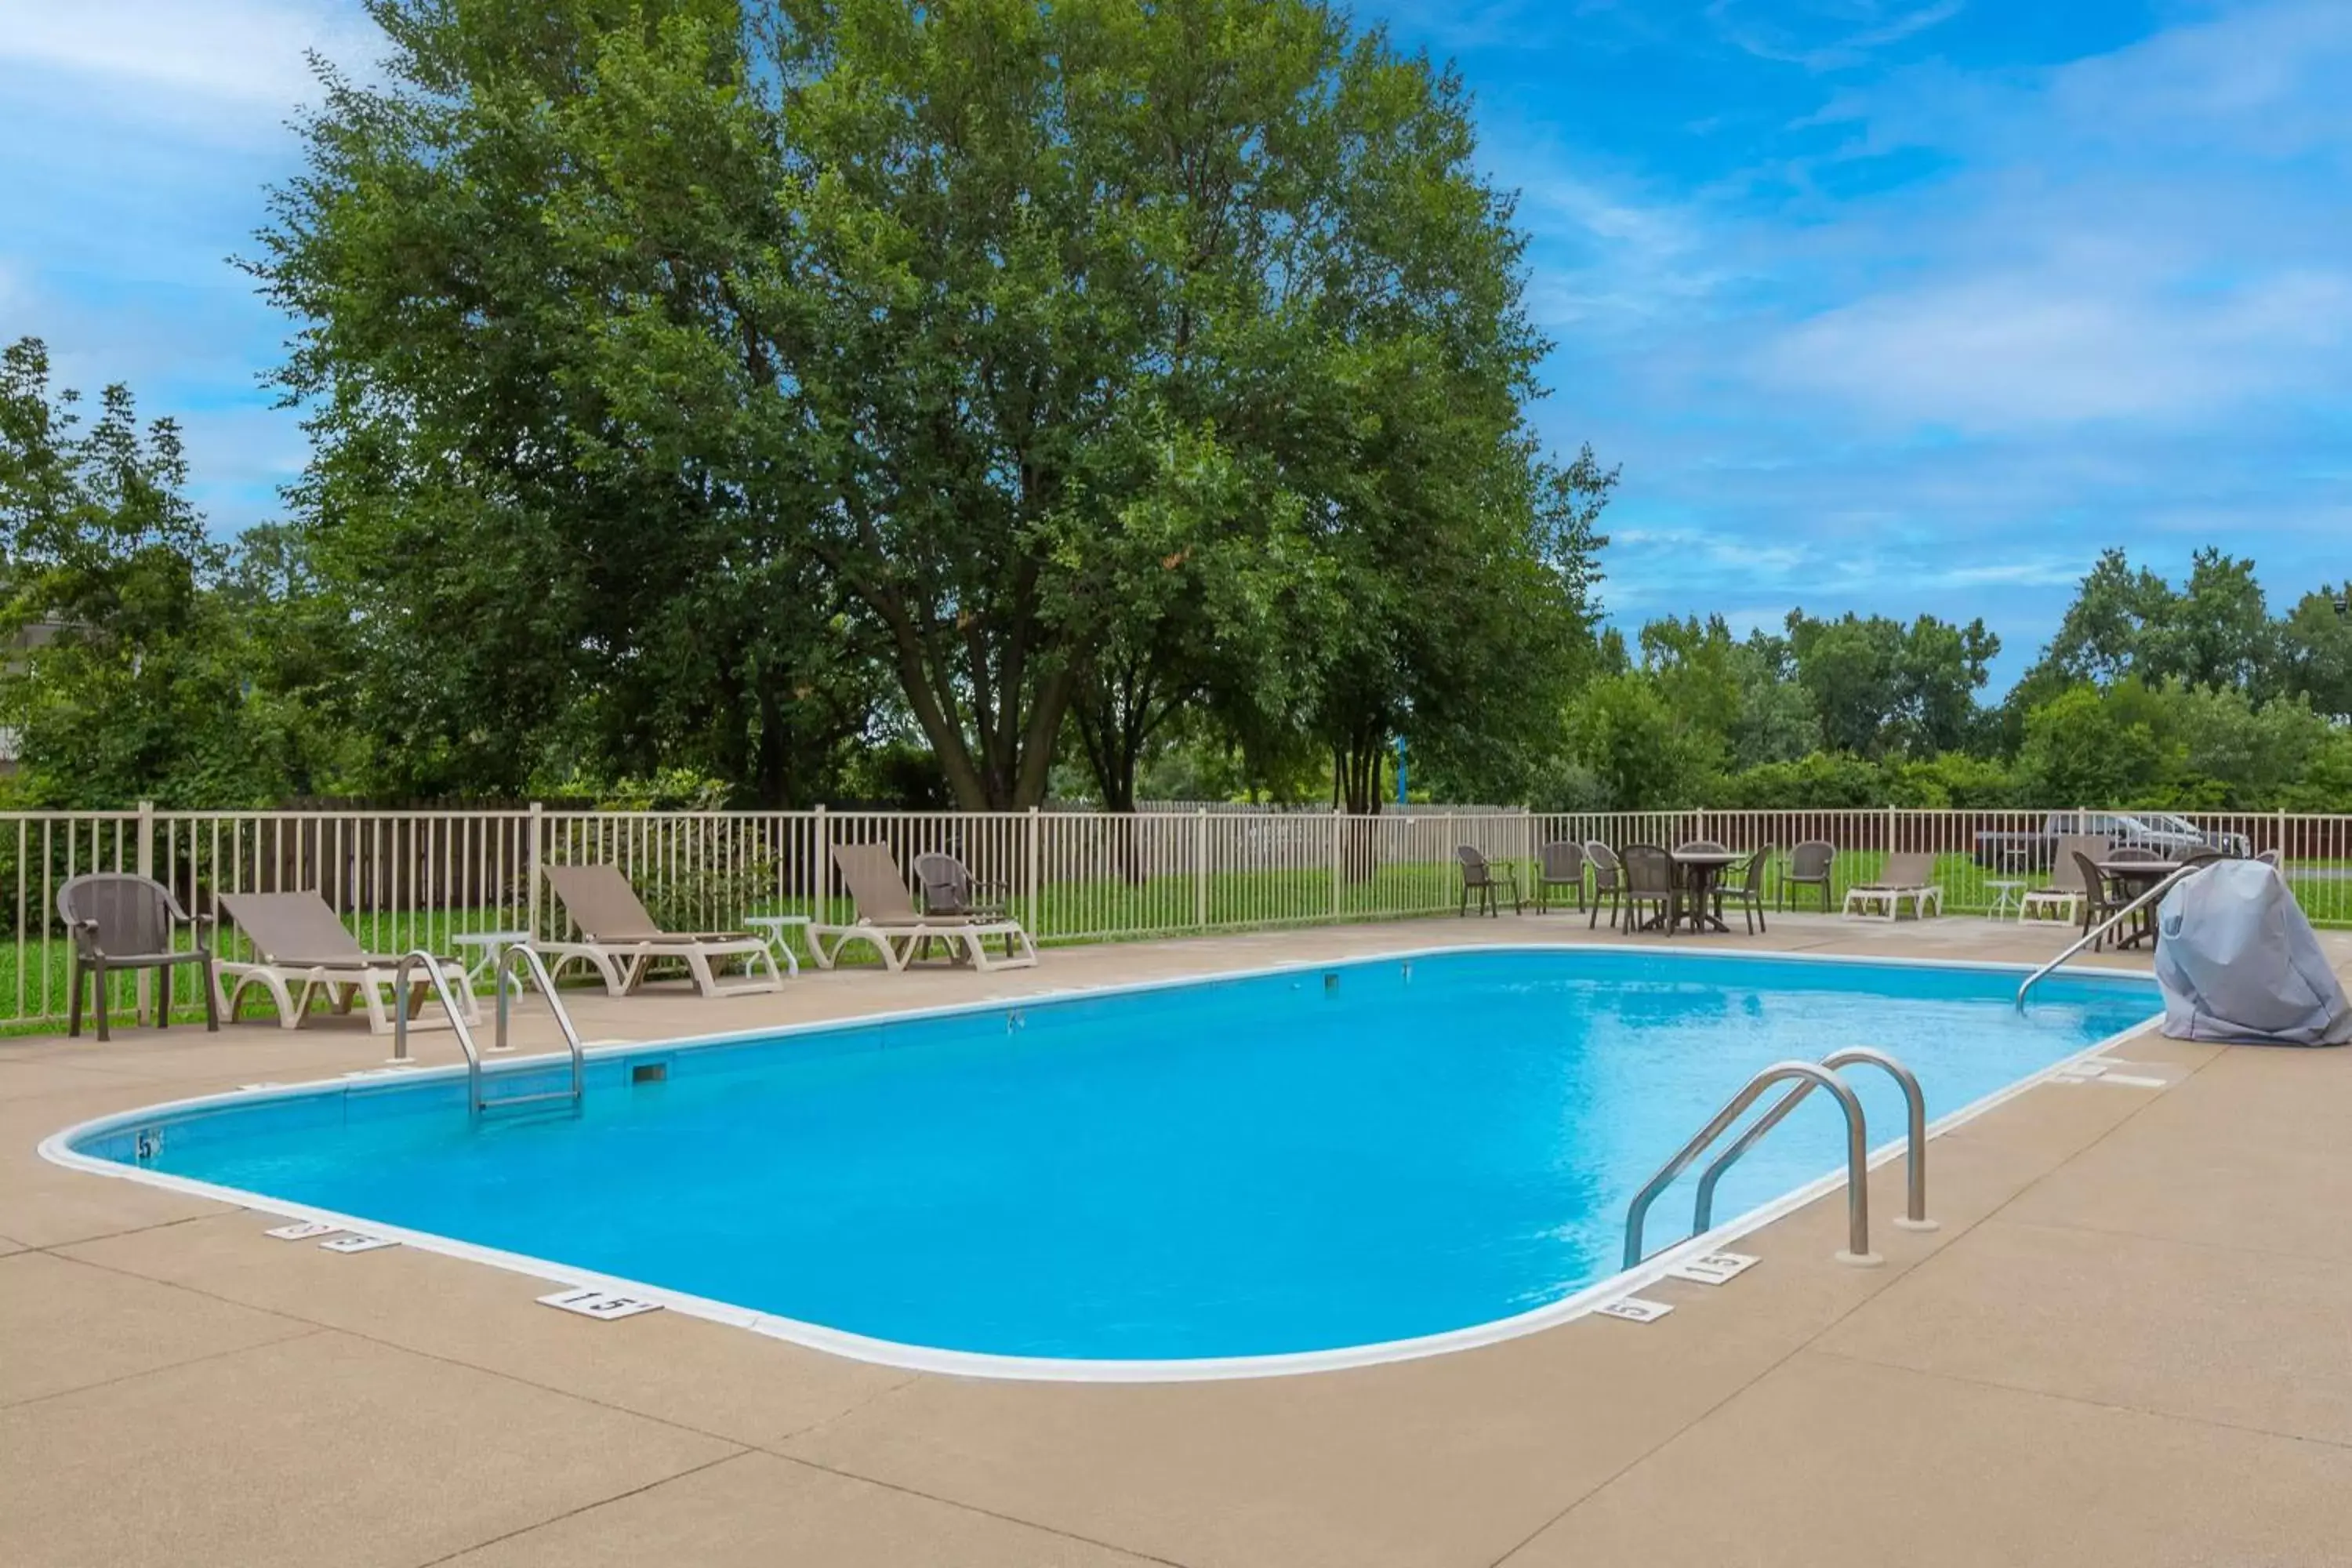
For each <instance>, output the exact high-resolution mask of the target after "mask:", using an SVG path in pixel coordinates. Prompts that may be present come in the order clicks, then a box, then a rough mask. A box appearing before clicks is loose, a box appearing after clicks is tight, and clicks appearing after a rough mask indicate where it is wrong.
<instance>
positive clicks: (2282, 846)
mask: <svg viewBox="0 0 2352 1568" xmlns="http://www.w3.org/2000/svg"><path fill="white" fill-rule="evenodd" d="M2273 847H2275V848H2276V849H2277V850H2278V858H2279V875H2280V876H2282V877H2284V876H2285V875H2286V808H2285V807H2284V806H2281V807H2280V808H2279V814H2278V837H2277V839H2276V840H2275V841H2274V844H2273Z"/></svg>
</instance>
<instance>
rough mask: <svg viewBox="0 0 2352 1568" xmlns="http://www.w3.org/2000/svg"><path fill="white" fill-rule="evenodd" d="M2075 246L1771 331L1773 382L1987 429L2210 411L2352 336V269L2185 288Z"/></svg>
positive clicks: (2319, 362) (1900, 419)
mask: <svg viewBox="0 0 2352 1568" xmlns="http://www.w3.org/2000/svg"><path fill="white" fill-rule="evenodd" d="M2174 282H2175V280H2172V279H2138V280H2132V279H2117V278H2116V277H2114V276H2113V275H2108V276H2105V277H2102V276H2100V275H2099V274H2097V273H2096V272H2089V271H2078V270H2076V269H2074V268H2073V267H2071V266H2069V265H2068V264H2067V262H2065V261H2064V260H2063V259H2059V260H2055V261H2053V263H2052V264H2050V265H2048V266H2046V267H2043V268H2033V269H2026V270H2020V271H2015V272H2010V273H2006V274H1999V275H1993V276H1986V277H1969V278H1961V279H1950V280H1945V281H1939V282H1937V283H1934V284H1930V285H1927V286H1925V287H1921V288H1917V289H1906V290H1897V291H1889V292H1884V293H1880V294H1877V295H1874V296H1872V297H1870V298H1868V299H1865V300H1860V301H1858V302H1856V303H1854V304H1852V305H1847V306H1843V307H1840V308H1838V309H1835V310H1828V311H1825V312H1823V313H1822V314H1820V315H1818V316H1815V317H1813V318H1812V319H1811V320H1810V321H1804V322H1802V323H1801V324H1799V325H1798V326H1796V327H1794V328H1793V329H1791V330H1790V331H1787V332H1786V333H1784V334H1782V335H1781V336H1780V337H1779V338H1778V339H1777V340H1776V341H1774V342H1771V343H1770V344H1769V345H1768V346H1767V347H1766V348H1765V349H1764V350H1763V352H1762V353H1761V354H1760V355H1759V362H1758V370H1759V374H1760V376H1761V378H1762V379H1763V380H1764V381H1765V382H1766V383H1768V384H1771V385H1774V386H1778V387H1780V388H1784V389H1787V390H1790V391H1798V392H1811V393H1818V394H1823V395H1829V396H1831V397H1832V398H1835V399H1838V400H1840V401H1842V402H1843V403H1845V404H1846V405H1849V406H1850V407H1851V408H1852V409H1853V410H1854V411H1856V412H1857V413H1859V414H1861V415H1862V416H1864V417H1865V418H1868V419H1870V420H1872V421H1873V422H1877V423H1895V424H1914V425H1916V424H1927V425H1937V426H1952V427H1955V428H1958V429H1961V430H1968V431H1976V432H1985V431H1999V430H2014V429H2019V428H2031V427H2033V426H2044V425H2049V424H2052V423H2073V422H2079V421H2087V420H2107V419H2118V420H2120V419H2155V420H2166V421H2180V420H2202V419H2210V418H2211V417H2214V416H2219V415H2221V414H2225V413H2227V412H2230V411H2231V410H2232V409H2233V408H2235V407H2236V406H2238V405H2241V404H2243V403H2246V402H2249V401H2259V400H2262V399H2265V398H2269V397H2273V396H2279V395H2287V394H2291V393H2293V392H2295V391H2296V390H2298V389H2300V388H2304V387H2306V386H2308V385H2310V384H2313V383H2314V382H2315V380H2318V379H2319V378H2322V377H2324V376H2326V374H2328V373H2329V371H2330V370H2332V369H2333V368H2334V367H2333V366H2332V364H2331V363H2330V361H2331V360H2332V359H2333V353H2332V351H2334V350H2336V349H2337V348H2339V347H2340V346H2341V345H2343V344H2344V343H2345V342H2347V340H2352V274H2341V273H2338V274H2327V273H2300V272H2298V273H2286V274H2283V275H2279V276H2274V277H2271V278H2266V279H2256V280H2253V281H2251V282H2248V283H2246V284H2243V285H2242V286H2238V287H2235V288H2227V289H2207V290H2203V291H2200V292H2198V293H2188V292H2185V291H2183V290H2182V289H2179V288H2178V287H2175V286H2173V284H2174Z"/></svg>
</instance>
